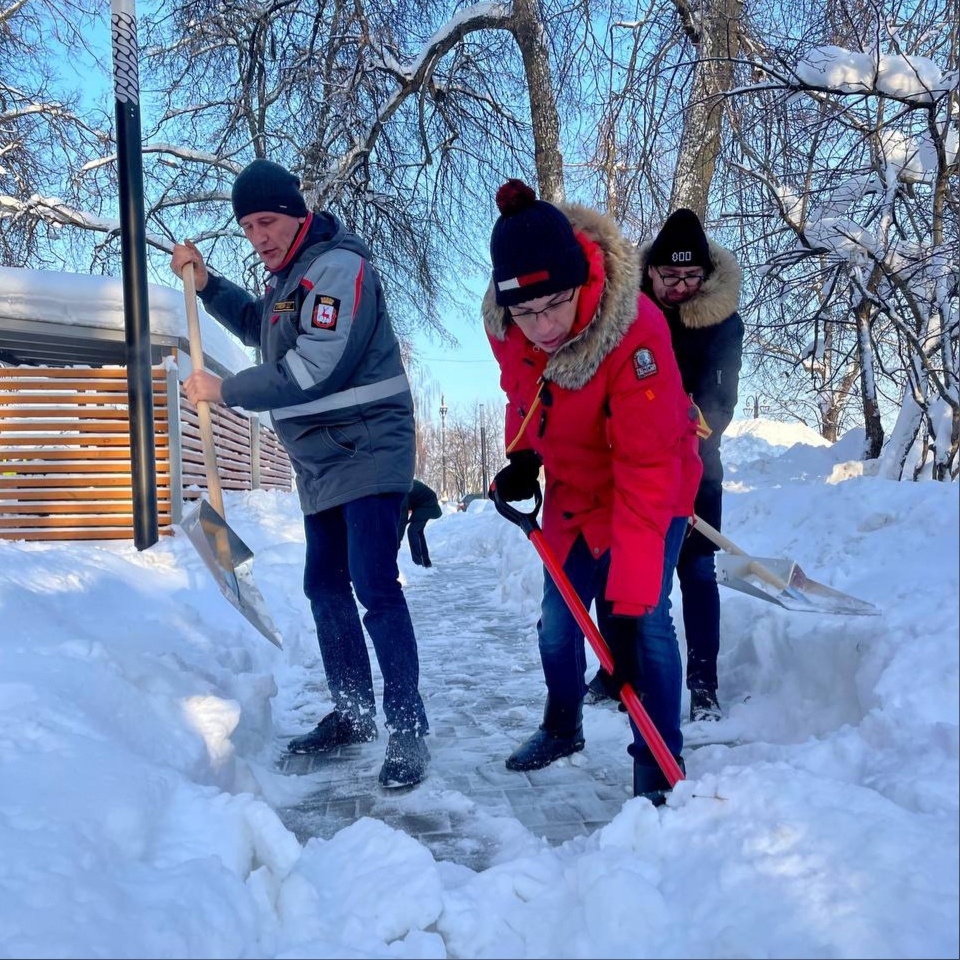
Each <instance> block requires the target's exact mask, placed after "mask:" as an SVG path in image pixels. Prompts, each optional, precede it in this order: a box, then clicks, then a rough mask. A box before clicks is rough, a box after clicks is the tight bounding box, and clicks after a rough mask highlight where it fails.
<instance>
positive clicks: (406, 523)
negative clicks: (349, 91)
mask: <svg viewBox="0 0 960 960" xmlns="http://www.w3.org/2000/svg"><path fill="white" fill-rule="evenodd" d="M442 515H443V511H442V510H441V509H440V501H439V499H438V498H437V494H436V492H435V491H434V490H433V489H432V488H430V487H428V486H427V485H426V484H425V483H423V481H421V480H414V481H413V486H411V487H410V492H409V493H408V494H407V495H406V496H405V497H404V498H403V503H402V505H401V507H400V525H399V526H398V527H397V540H398V541H399V542H400V543H401V544H402V543H403V532H404V529H406V531H407V543H408V544H409V545H410V557H411V559H412V560H413V562H414V563H415V564H416V565H417V566H418V567H432V566H433V564H432V563H431V562H430V551H429V550H428V549H427V538H426V536H425V535H424V532H423V531H424V527H426V525H427V521H428V520H436V519H438V518H439V517H441V516H442Z"/></svg>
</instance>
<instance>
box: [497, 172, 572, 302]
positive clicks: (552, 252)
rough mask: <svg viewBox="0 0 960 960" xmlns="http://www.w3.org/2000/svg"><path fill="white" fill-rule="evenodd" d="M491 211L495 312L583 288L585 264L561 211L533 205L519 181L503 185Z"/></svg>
mask: <svg viewBox="0 0 960 960" xmlns="http://www.w3.org/2000/svg"><path fill="white" fill-rule="evenodd" d="M497 207H498V208H499V209H500V216H499V218H498V219H497V222H496V223H495V224H494V225H493V232H492V233H491V234H490V261H491V263H492V264H493V289H494V293H495V295H496V299H497V304H498V305H499V306H501V307H512V306H516V304H518V303H525V302H526V301H527V300H536V299H537V298H538V297H547V296H550V295H551V294H553V293H559V292H560V291H561V290H570V289H572V288H574V287H579V286H582V285H583V284H584V283H586V280H587V273H588V268H587V258H586V256H585V255H584V252H583V248H582V247H581V246H580V244H579V243H578V241H577V238H576V236H575V235H574V232H573V227H572V226H571V224H570V221H569V220H568V219H567V217H566V216H565V215H564V214H563V212H562V211H560V210H558V209H557V208H556V207H555V206H554V205H553V204H552V203H547V202H546V201H545V200H538V199H537V195H536V194H535V193H534V192H533V188H532V187H530V186H528V185H527V184H525V183H524V182H523V181H522V180H508V181H507V182H506V183H505V184H503V186H501V187H500V189H499V190H497Z"/></svg>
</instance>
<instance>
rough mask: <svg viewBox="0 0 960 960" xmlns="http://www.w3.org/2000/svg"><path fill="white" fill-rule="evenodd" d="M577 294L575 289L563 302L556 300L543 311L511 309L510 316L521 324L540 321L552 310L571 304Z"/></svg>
mask: <svg viewBox="0 0 960 960" xmlns="http://www.w3.org/2000/svg"><path fill="white" fill-rule="evenodd" d="M576 294H577V289H576V287H574V289H573V290H571V291H570V293H569V294H567V296H565V297H564V298H563V299H562V300H554V301H553V302H552V303H548V304H547V305H546V306H545V307H544V308H543V309H542V310H514V309H513V308H511V309H510V316H511V317H512V318H513V319H514V320H520V321H521V322H526V321H528V320H539V319H540V317H542V316H543V315H544V314H547V313H550V312H551V311H552V310H556V309H557V308H558V307H562V306H563V305H564V304H565V303H569V302H570V301H571V300H572V299H573V298H574V297H575V296H576Z"/></svg>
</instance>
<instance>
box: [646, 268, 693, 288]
mask: <svg viewBox="0 0 960 960" xmlns="http://www.w3.org/2000/svg"><path fill="white" fill-rule="evenodd" d="M653 269H654V270H656V271H657V276H658V277H659V278H660V281H661V282H662V283H663V285H664V286H665V287H679V286H680V284H681V283H683V284H688V285H689V286H691V287H695V286H696V285H697V284H698V283H703V277H704V275H703V274H702V273H688V274H686V275H685V276H677V274H675V273H664V272H663V271H662V270H660V268H659V267H654V268H653Z"/></svg>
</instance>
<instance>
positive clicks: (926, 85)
mask: <svg viewBox="0 0 960 960" xmlns="http://www.w3.org/2000/svg"><path fill="white" fill-rule="evenodd" d="M795 72H796V76H797V79H798V80H799V81H800V82H801V83H804V84H807V85H809V86H811V87H817V88H820V89H826V90H835V91H837V92H838V93H854V94H866V93H870V92H873V91H876V92H878V93H880V94H884V95H886V96H890V97H897V98H899V99H902V100H915V101H917V102H919V103H930V102H931V101H933V100H934V99H935V98H937V97H940V96H943V95H944V94H945V93H946V92H948V91H949V90H950V88H951V87H952V86H954V85H955V84H956V78H955V77H954V76H953V75H952V74H948V75H944V74H942V73H941V71H940V68H939V67H938V66H937V65H936V64H935V63H934V62H933V61H932V60H930V59H928V58H927V57H919V56H902V55H898V54H881V55H880V56H879V57H877V56H875V55H872V54H867V53H860V52H859V51H855V50H847V49H845V48H843V47H836V46H830V45H827V46H821V47H815V48H814V49H812V50H811V51H810V52H809V53H808V54H807V56H806V57H805V58H804V59H803V60H801V61H800V62H799V63H798V64H797V66H796V70H795Z"/></svg>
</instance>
